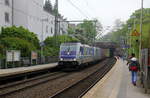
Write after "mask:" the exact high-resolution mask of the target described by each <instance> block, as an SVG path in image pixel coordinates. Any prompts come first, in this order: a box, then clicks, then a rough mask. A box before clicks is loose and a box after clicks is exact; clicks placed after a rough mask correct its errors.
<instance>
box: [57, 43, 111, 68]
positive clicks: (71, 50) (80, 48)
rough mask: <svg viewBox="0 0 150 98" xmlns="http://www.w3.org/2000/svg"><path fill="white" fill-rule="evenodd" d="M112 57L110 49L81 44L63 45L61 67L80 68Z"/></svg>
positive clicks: (60, 54)
mask: <svg viewBox="0 0 150 98" xmlns="http://www.w3.org/2000/svg"><path fill="white" fill-rule="evenodd" d="M110 54H111V56H112V54H113V53H112V51H111V52H110V49H102V48H98V47H93V46H89V45H84V44H81V43H63V44H61V46H60V53H59V63H58V65H59V66H67V67H79V66H82V65H85V64H89V63H92V62H97V61H99V60H102V59H104V58H106V57H110Z"/></svg>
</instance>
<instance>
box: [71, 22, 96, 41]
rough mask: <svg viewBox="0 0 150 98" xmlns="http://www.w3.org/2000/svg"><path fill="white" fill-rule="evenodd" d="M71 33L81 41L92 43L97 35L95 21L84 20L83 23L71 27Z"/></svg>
mask: <svg viewBox="0 0 150 98" xmlns="http://www.w3.org/2000/svg"><path fill="white" fill-rule="evenodd" d="M68 32H69V34H70V35H72V36H75V37H76V38H77V39H79V40H80V42H81V43H86V44H90V43H92V42H93V39H94V38H95V37H96V34H97V32H96V27H95V24H94V22H93V21H88V20H84V22H83V23H80V24H78V25H77V27H76V28H71V27H70V28H69V29H68Z"/></svg>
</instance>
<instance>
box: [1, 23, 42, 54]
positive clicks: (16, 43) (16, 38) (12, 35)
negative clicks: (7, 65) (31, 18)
mask: <svg viewBox="0 0 150 98" xmlns="http://www.w3.org/2000/svg"><path fill="white" fill-rule="evenodd" d="M0 47H1V48H2V49H0V56H4V55H5V52H6V50H21V52H22V53H21V54H22V56H23V57H26V56H27V57H28V56H30V53H31V51H37V50H38V49H39V48H40V46H39V40H38V37H37V35H36V34H34V33H33V32H30V31H29V30H27V29H25V28H23V27H15V26H12V27H6V28H2V30H1V33H0Z"/></svg>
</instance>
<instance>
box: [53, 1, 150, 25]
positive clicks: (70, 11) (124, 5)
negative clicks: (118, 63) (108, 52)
mask: <svg viewBox="0 0 150 98" xmlns="http://www.w3.org/2000/svg"><path fill="white" fill-rule="evenodd" d="M58 1H59V11H60V13H61V14H62V15H64V16H65V17H66V18H67V19H68V20H82V19H86V17H88V18H89V19H93V18H97V19H99V21H100V22H101V23H102V24H103V26H104V27H105V26H112V25H113V23H114V21H115V20H116V19H121V20H122V21H126V20H127V19H128V18H129V17H130V15H131V14H132V13H133V12H134V11H135V10H137V9H139V8H140V7H141V0H58ZM69 1H71V2H72V3H73V4H74V5H75V6H77V7H78V8H79V9H80V10H81V11H82V13H83V14H81V13H80V12H79V11H78V10H77V9H76V8H75V7H73V6H72V5H71V4H70V3H69ZM51 2H52V3H54V2H55V0H51ZM144 7H146V8H150V0H144Z"/></svg>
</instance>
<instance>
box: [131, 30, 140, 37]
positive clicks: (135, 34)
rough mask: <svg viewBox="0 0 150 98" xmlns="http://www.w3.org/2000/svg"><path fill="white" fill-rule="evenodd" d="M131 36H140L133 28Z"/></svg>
mask: <svg viewBox="0 0 150 98" xmlns="http://www.w3.org/2000/svg"><path fill="white" fill-rule="evenodd" d="M131 36H140V33H139V32H138V31H137V30H136V29H135V30H134V31H133V32H132V34H131Z"/></svg>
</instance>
